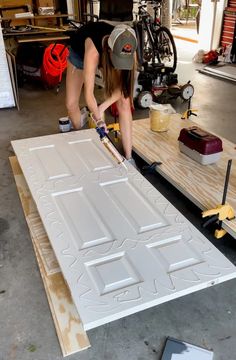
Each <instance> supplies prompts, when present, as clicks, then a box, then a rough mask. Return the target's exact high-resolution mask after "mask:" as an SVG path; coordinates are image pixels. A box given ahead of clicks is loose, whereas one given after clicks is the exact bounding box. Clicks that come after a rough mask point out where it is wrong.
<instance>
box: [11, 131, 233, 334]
mask: <svg viewBox="0 0 236 360" xmlns="http://www.w3.org/2000/svg"><path fill="white" fill-rule="evenodd" d="M12 145H13V148H14V150H15V152H16V154H17V157H18V160H19V162H20V164H21V167H22V170H23V172H24V175H25V178H26V180H27V182H28V185H29V187H30V191H31V193H32V195H33V196H34V200H35V202H36V204H37V208H38V210H39V213H40V216H41V219H42V221H43V224H44V227H45V229H46V231H47V234H48V236H49V239H50V242H51V244H52V247H53V249H54V252H55V254H56V257H57V259H58V262H59V264H60V268H61V270H62V272H63V275H64V278H65V279H66V282H67V283H68V285H69V287H70V291H71V294H72V297H73V301H74V303H75V305H76V307H77V309H79V313H80V316H81V318H82V321H83V324H84V328H85V329H91V328H94V327H97V326H100V325H102V324H105V323H108V322H110V321H113V320H115V319H119V318H121V317H124V316H127V315H130V314H133V313H135V312H138V311H141V310H144V309H146V308H149V307H151V306H155V305H157V304H160V303H163V302H166V301H170V300H172V299H174V298H177V297H179V296H183V295H186V294H189V293H191V292H194V291H198V290H200V289H203V288H205V287H208V286H211V285H214V284H217V283H220V282H223V281H226V280H229V279H232V278H235V276H236V269H235V267H234V265H233V264H231V263H230V262H229V261H228V260H227V259H226V258H225V257H224V256H223V254H221V253H220V252H219V251H218V250H217V249H216V248H215V247H214V246H213V245H212V244H211V243H210V242H209V241H208V240H207V239H206V238H205V237H204V236H203V235H202V234H201V233H200V232H199V231H198V230H197V229H196V228H194V227H193V225H192V224H191V223H190V222H188V221H187V219H185V218H184V216H183V215H182V214H180V213H179V212H178V211H177V209H175V208H174V207H173V206H172V204H170V203H169V202H168V201H167V199H165V198H164V197H163V196H162V195H161V194H160V193H159V192H158V191H157V190H156V189H155V188H154V187H153V186H152V185H151V184H150V183H149V182H148V181H147V180H146V179H145V178H144V177H143V176H142V175H141V174H140V173H139V172H138V171H137V170H136V169H135V168H134V167H133V166H132V165H131V164H129V163H128V162H127V161H126V162H125V166H123V165H118V164H117V163H116V162H115V160H114V159H113V157H112V156H111V155H110V153H109V152H108V151H107V149H106V148H105V147H104V146H103V145H102V144H101V142H100V140H99V137H98V135H97V133H96V131H95V129H91V130H82V131H76V132H71V133H65V134H56V135H49V136H44V137H38V138H31V139H23V140H16V141H13V142H12Z"/></svg>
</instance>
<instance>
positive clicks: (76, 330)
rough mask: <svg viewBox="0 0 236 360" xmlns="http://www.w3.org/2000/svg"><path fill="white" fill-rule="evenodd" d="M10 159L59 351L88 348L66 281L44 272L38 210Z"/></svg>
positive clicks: (14, 158) (18, 168)
mask: <svg viewBox="0 0 236 360" xmlns="http://www.w3.org/2000/svg"><path fill="white" fill-rule="evenodd" d="M10 162H11V166H12V170H13V173H14V177H15V181H16V185H17V190H18V192H19V196H20V200H21V203H22V207H23V210H24V213H25V216H26V219H27V218H28V217H31V216H32V217H33V220H32V221H31V220H30V221H28V220H27V223H28V226H29V229H30V234H31V238H32V242H33V246H34V250H35V255H36V258H37V261H38V265H39V270H40V273H41V276H42V280H43V283H44V287H45V291H46V294H47V298H48V302H49V306H50V310H51V313H52V317H53V320H54V324H55V328H56V332H57V335H58V339H59V343H60V346H61V349H62V353H63V355H64V356H67V355H71V354H73V353H76V352H78V351H81V350H84V349H87V348H88V347H89V346H90V343H89V339H88V337H87V334H86V333H85V332H84V330H83V325H82V323H81V320H80V317H79V314H78V312H77V310H76V308H75V306H74V304H73V301H72V298H71V295H70V291H69V289H68V287H67V285H66V283H65V280H64V278H63V276H62V273H61V272H57V273H53V274H47V272H46V271H45V268H44V264H45V263H43V261H42V256H41V254H40V252H39V251H38V249H41V248H40V246H38V245H36V244H37V243H38V239H39V238H40V234H43V237H44V236H46V233H45V230H44V228H43V225H42V223H41V222H40V221H39V215H38V213H37V209H36V207H35V204H34V202H33V200H32V198H31V195H30V191H29V189H28V186H27V184H26V182H25V179H24V175H23V174H22V171H21V169H20V166H19V163H18V161H17V158H16V157H10ZM35 229H36V230H35ZM43 241H45V242H47V243H49V242H48V239H47V237H46V238H44V240H43ZM51 252H52V249H51ZM54 258H55V256H54ZM57 266H58V264H57Z"/></svg>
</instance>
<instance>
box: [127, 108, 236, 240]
mask: <svg viewBox="0 0 236 360" xmlns="http://www.w3.org/2000/svg"><path fill="white" fill-rule="evenodd" d="M194 125H197V124H196V123H194V122H193V121H191V120H181V119H180V114H175V115H172V117H171V122H170V126H169V130H168V131H167V132H162V133H158V132H153V131H151V130H150V120H149V119H143V120H137V121H134V122H133V149H134V151H135V152H136V153H137V154H138V155H139V156H141V157H142V158H143V159H144V160H145V161H147V162H148V163H149V164H151V163H153V162H154V161H161V162H162V165H160V166H159V167H156V171H157V172H158V173H160V174H161V175H162V176H163V177H164V178H166V179H167V180H168V181H169V182H170V183H171V184H172V185H174V186H175V187H176V188H177V189H178V190H180V191H181V192H182V193H183V194H184V195H185V196H186V197H187V198H189V199H190V200H191V201H192V202H193V203H195V204H196V205H197V206H198V207H199V208H200V209H202V210H206V209H211V208H214V207H216V205H218V204H220V203H221V201H222V195H223V188H224V181H225V174H226V169H227V163H228V160H229V159H233V162H232V167H231V175H230V180H229V187H228V193H227V203H229V204H230V205H231V206H232V207H233V208H234V210H235V212H236V147H235V144H233V143H232V142H230V141H228V140H226V139H224V138H222V137H220V138H221V139H222V141H223V149H224V150H223V152H222V154H221V158H220V160H219V161H218V162H217V163H215V164H211V165H201V164H198V163H197V162H196V161H194V160H192V159H191V158H189V157H188V156H187V155H185V154H183V153H181V152H180V151H179V143H178V136H179V133H180V130H181V129H182V128H183V127H190V126H194ZM197 126H198V125H197ZM201 128H202V126H201ZM223 227H224V228H225V229H226V230H227V231H228V232H229V233H230V234H231V235H232V236H233V237H235V238H236V220H235V219H234V220H232V221H227V220H226V221H224V224H223Z"/></svg>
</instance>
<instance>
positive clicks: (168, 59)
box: [155, 26, 177, 72]
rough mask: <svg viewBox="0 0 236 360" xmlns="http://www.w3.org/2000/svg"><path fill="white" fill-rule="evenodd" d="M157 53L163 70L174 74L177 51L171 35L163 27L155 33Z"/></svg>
mask: <svg viewBox="0 0 236 360" xmlns="http://www.w3.org/2000/svg"><path fill="white" fill-rule="evenodd" d="M155 41H156V47H157V53H158V55H159V58H160V61H161V63H162V64H164V66H165V68H166V69H168V68H169V70H170V72H174V71H175V69H176V65H177V51H176V46H175V42H174V38H173V35H172V34H171V32H170V30H169V29H168V28H166V27H165V26H161V27H160V28H159V29H157V31H156V33H155Z"/></svg>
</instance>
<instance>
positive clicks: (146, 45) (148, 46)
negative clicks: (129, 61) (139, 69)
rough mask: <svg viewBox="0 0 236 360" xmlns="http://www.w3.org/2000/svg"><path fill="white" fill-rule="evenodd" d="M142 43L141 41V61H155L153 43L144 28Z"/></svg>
mask: <svg viewBox="0 0 236 360" xmlns="http://www.w3.org/2000/svg"><path fill="white" fill-rule="evenodd" d="M142 36H143V43H142V54H143V62H148V63H150V62H152V63H155V53H154V51H153V45H152V43H151V40H150V38H149V36H148V32H147V30H146V29H143V33H142Z"/></svg>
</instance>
